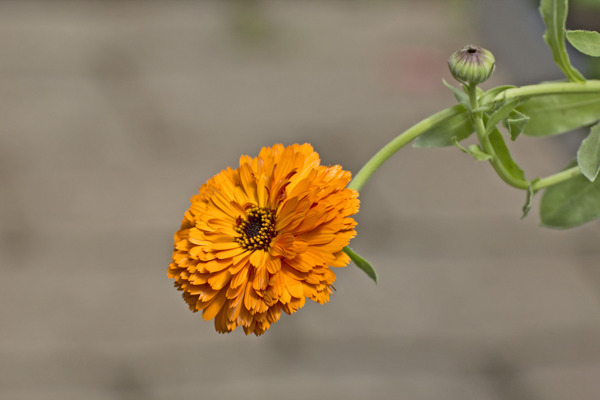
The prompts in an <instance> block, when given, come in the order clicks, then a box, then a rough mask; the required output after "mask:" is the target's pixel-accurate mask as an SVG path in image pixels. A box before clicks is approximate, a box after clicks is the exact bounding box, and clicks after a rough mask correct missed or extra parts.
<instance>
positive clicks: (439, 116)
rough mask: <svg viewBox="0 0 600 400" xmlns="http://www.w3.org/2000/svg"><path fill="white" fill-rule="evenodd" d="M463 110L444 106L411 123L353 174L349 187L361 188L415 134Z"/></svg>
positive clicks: (459, 107)
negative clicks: (416, 122) (440, 109)
mask: <svg viewBox="0 0 600 400" xmlns="http://www.w3.org/2000/svg"><path fill="white" fill-rule="evenodd" d="M461 112H464V108H463V107H462V106H454V107H450V108H446V109H445V110H442V111H440V112H438V113H436V114H433V115H432V116H430V117H429V118H426V119H424V120H422V121H421V122H419V123H418V124H416V125H413V126H412V127H411V128H409V129H408V130H406V131H404V132H403V133H401V134H400V135H398V136H396V138H395V139H394V140H392V141H391V142H389V143H388V144H386V145H385V146H384V147H383V148H382V149H381V150H379V151H378V152H377V153H376V154H375V155H374V156H373V157H371V159H370V160H369V161H367V163H366V164H365V165H364V166H363V167H362V168H361V169H360V171H358V173H357V174H356V175H355V176H354V179H352V181H351V182H350V183H349V184H348V188H349V189H354V190H361V189H362V187H363V186H364V185H365V183H367V180H369V178H370V177H371V175H373V174H374V173H375V171H377V170H378V169H379V167H381V165H382V164H383V163H384V162H386V161H387V160H388V159H389V158H390V157H391V156H392V155H394V153H396V152H397V151H398V150H400V149H401V148H402V147H404V146H405V145H407V144H408V143H410V142H411V141H412V140H413V139H415V138H416V137H417V136H419V135H421V134H423V133H425V132H426V131H428V130H429V129H431V128H432V127H434V126H436V125H438V124H440V123H443V122H444V121H445V120H447V119H448V118H450V117H453V116H455V115H458V114H460V113H461Z"/></svg>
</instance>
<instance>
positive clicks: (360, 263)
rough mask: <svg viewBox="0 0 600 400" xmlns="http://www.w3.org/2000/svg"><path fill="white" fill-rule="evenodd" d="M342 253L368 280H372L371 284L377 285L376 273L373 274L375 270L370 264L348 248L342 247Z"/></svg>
mask: <svg viewBox="0 0 600 400" xmlns="http://www.w3.org/2000/svg"><path fill="white" fill-rule="evenodd" d="M344 253H346V254H347V255H348V257H350V259H351V260H352V262H353V263H354V264H355V265H356V266H357V267H358V268H360V269H362V270H363V272H364V273H365V274H367V276H368V277H369V278H371V279H373V282H375V283H377V272H375V269H374V268H373V266H372V265H371V263H370V262H368V261H367V260H365V259H364V258H362V257H361V256H359V255H358V254H357V253H356V252H355V251H354V250H352V249H351V248H350V247H348V246H346V247H344Z"/></svg>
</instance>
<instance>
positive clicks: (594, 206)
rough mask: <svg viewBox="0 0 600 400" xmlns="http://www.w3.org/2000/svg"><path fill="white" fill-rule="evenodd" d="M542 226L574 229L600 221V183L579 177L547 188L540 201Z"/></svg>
mask: <svg viewBox="0 0 600 400" xmlns="http://www.w3.org/2000/svg"><path fill="white" fill-rule="evenodd" d="M540 216H541V219H542V224H543V225H545V226H547V227H550V228H560V229H566V228H573V227H575V226H579V225H582V224H585V223H586V222H590V221H593V220H595V219H598V218H600V180H597V181H595V182H590V181H589V180H588V179H587V178H586V177H585V176H583V175H579V176H576V177H574V178H571V179H569V180H566V181H564V182H561V183H558V184H556V185H554V186H550V187H549V188H548V189H546V191H545V193H544V195H543V196H542V200H541V202H540Z"/></svg>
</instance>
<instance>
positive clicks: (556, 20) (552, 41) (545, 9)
mask: <svg viewBox="0 0 600 400" xmlns="http://www.w3.org/2000/svg"><path fill="white" fill-rule="evenodd" d="M568 9H569V2H568V0H542V1H541V4H540V9H539V10H540V14H541V15H542V19H543V20H544V24H545V25H546V32H545V33H544V40H545V41H546V43H548V46H550V50H552V55H553V56H554V62H556V64H557V65H558V66H559V68H560V69H561V70H562V71H563V73H564V74H565V76H566V77H567V78H568V79H569V80H570V81H572V82H585V78H584V77H583V75H581V73H580V72H579V71H577V70H576V69H575V67H573V65H571V61H570V60H569V55H568V54H567V46H566V44H565V24H566V22H567V12H568Z"/></svg>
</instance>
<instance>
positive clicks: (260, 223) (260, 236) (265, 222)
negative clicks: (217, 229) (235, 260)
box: [235, 207, 277, 250]
mask: <svg viewBox="0 0 600 400" xmlns="http://www.w3.org/2000/svg"><path fill="white" fill-rule="evenodd" d="M235 231H236V232H237V233H238V234H239V235H240V236H238V237H236V238H235V240H236V241H237V242H238V243H239V244H240V245H241V246H242V247H243V248H244V249H246V250H267V249H268V248H269V246H270V244H271V239H273V238H274V237H275V235H277V232H275V215H274V214H273V211H272V210H270V209H268V208H262V207H252V208H251V209H250V210H249V211H248V218H247V219H246V220H243V219H242V218H241V217H238V219H237V221H236V227H235Z"/></svg>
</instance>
